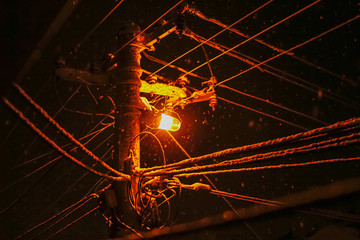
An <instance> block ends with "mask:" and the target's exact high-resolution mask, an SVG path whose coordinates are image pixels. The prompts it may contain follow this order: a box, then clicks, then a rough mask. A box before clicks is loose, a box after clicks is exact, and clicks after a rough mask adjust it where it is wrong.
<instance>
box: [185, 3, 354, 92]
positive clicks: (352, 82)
mask: <svg viewBox="0 0 360 240" xmlns="http://www.w3.org/2000/svg"><path fill="white" fill-rule="evenodd" d="M184 11H187V12H189V13H191V14H193V15H196V16H198V17H200V18H201V19H203V20H205V21H208V22H212V23H214V24H216V25H218V26H220V27H222V28H227V27H228V26H227V25H226V24H224V23H222V22H220V21H219V20H217V19H214V18H209V17H207V16H205V15H204V14H203V13H202V12H200V11H199V10H197V9H195V8H192V7H190V6H189V5H188V4H187V5H186V6H185V8H184ZM228 30H229V31H231V32H234V33H236V34H238V35H240V36H242V37H244V38H250V36H249V35H247V34H245V33H242V32H240V31H239V30H237V29H234V28H229V29H228ZM253 40H254V41H256V42H258V43H260V44H262V45H265V46H267V47H269V48H270V49H272V50H274V51H276V52H279V53H281V52H284V50H282V49H280V48H278V47H275V46H272V45H270V44H268V43H266V42H264V41H263V40H261V39H258V38H255V39H253ZM286 54H287V55H288V56H289V57H292V58H294V59H296V60H298V61H301V62H303V63H306V64H308V65H310V66H312V67H315V68H316V69H319V70H321V71H323V72H326V73H328V74H330V75H333V76H335V77H337V78H340V79H342V80H345V81H347V82H349V83H351V84H352V85H354V86H355V85H358V84H357V83H356V82H354V81H352V80H350V79H347V78H345V77H343V76H340V75H339V74H336V73H333V72H331V71H329V70H328V69H325V68H323V67H321V66H319V65H317V64H314V63H311V62H309V61H307V60H305V59H302V58H300V57H297V56H296V55H294V54H293V53H291V52H288V53H286Z"/></svg>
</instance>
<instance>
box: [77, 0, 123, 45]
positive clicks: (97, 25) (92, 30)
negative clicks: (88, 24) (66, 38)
mask: <svg viewBox="0 0 360 240" xmlns="http://www.w3.org/2000/svg"><path fill="white" fill-rule="evenodd" d="M123 1H124V0H120V2H118V3H117V4H116V6H115V7H114V8H113V9H111V11H110V12H109V13H108V14H106V16H105V17H104V18H103V19H101V21H100V22H99V23H98V24H96V25H95V27H93V29H91V31H90V32H88V34H86V35H85V37H84V38H83V39H81V41H80V42H79V43H78V44H76V49H78V48H79V47H80V46H81V45H82V44H83V43H84V42H85V40H86V39H88V38H89V37H90V36H91V35H92V34H93V33H94V32H95V31H96V29H97V28H98V27H99V26H100V25H101V24H102V23H103V22H104V21H105V20H106V19H107V18H108V17H109V16H110V15H111V14H112V13H113V12H114V11H115V10H116V9H117V8H118V7H119V6H120V4H122V3H123Z"/></svg>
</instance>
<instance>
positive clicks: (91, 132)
mask: <svg viewBox="0 0 360 240" xmlns="http://www.w3.org/2000/svg"><path fill="white" fill-rule="evenodd" d="M106 118H107V117H104V118H103V119H102V120H101V121H100V122H99V123H98V124H96V125H95V126H94V127H93V128H92V129H91V130H90V131H88V133H87V134H86V135H85V136H83V137H81V138H79V140H83V139H85V138H87V137H90V136H91V135H94V134H95V135H98V134H99V133H100V132H102V131H104V130H105V129H106V128H108V127H110V125H106V126H105V127H103V128H101V129H99V130H96V131H94V130H95V128H97V127H98V126H99V125H100V124H101V123H102V122H103V121H104V120H105V119H106ZM92 139H94V136H93V137H91V138H90V139H89V140H88V141H86V142H85V143H84V145H86V144H87V143H88V142H89V141H91V140H92ZM70 145H71V143H67V144H64V145H62V146H61V148H64V147H67V146H70ZM76 148H77V147H76ZM53 152H54V150H52V151H49V152H47V153H44V154H42V155H39V156H37V157H35V158H33V159H30V160H28V161H26V162H23V163H20V164H18V165H16V166H15V167H13V169H16V168H19V167H21V166H24V165H26V164H29V163H31V162H34V161H36V160H38V159H40V158H42V157H45V156H47V155H49V154H51V153H53Z"/></svg>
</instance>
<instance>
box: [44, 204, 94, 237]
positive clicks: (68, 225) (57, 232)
mask: <svg viewBox="0 0 360 240" xmlns="http://www.w3.org/2000/svg"><path fill="white" fill-rule="evenodd" d="M99 207H100V206H97V207H95V208H93V209H92V210H90V211H88V212H87V213H85V214H83V215H82V216H80V217H79V218H77V219H75V220H74V221H72V222H71V223H69V224H67V225H66V226H65V227H63V228H62V229H60V230H58V231H56V232H55V233H54V234H52V235H50V236H49V237H47V238H45V239H44V240H49V239H51V238H53V237H55V236H56V235H57V234H59V233H61V232H62V231H64V230H66V229H67V228H68V227H70V226H71V225H73V224H75V223H77V222H78V221H80V220H81V219H83V218H84V217H86V216H87V215H89V214H91V213H93V212H94V211H96V210H97V209H98V208H99Z"/></svg>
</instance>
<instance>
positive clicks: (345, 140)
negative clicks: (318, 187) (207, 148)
mask: <svg viewBox="0 0 360 240" xmlns="http://www.w3.org/2000/svg"><path fill="white" fill-rule="evenodd" d="M359 136H360V133H357V134H352V135H349V136H344V137H340V138H335V139H330V140H326V141H322V142H317V143H312V144H309V145H305V146H302V147H296V148H289V149H285V150H279V151H274V152H267V153H261V154H255V155H252V156H247V157H243V158H240V159H235V160H226V161H222V162H220V163H215V164H209V165H204V166H195V167H189V168H182V169H179V170H169V171H164V170H158V171H154V172H152V173H150V174H151V175H152V174H155V175H156V173H157V172H161V174H167V173H168V172H171V174H174V173H182V172H193V171H200V170H207V169H212V168H218V167H231V166H236V165H240V164H244V163H248V162H254V161H262V160H269V159H274V158H279V157H285V156H292V155H294V154H301V153H308V152H312V151H320V150H324V149H329V148H335V147H344V146H348V145H353V144H357V143H359V142H360V139H355V140H349V139H352V138H354V137H359ZM145 175H146V174H145Z"/></svg>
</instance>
